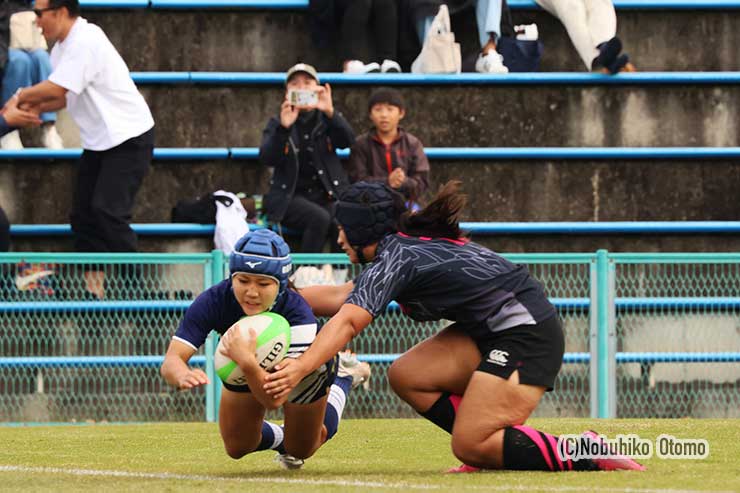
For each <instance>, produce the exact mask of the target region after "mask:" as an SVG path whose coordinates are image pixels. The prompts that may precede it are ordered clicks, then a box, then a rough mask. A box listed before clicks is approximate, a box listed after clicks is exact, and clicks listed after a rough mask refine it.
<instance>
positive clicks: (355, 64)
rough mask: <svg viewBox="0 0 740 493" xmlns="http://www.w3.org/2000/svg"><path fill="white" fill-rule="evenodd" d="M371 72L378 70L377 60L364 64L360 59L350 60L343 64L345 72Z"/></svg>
mask: <svg viewBox="0 0 740 493" xmlns="http://www.w3.org/2000/svg"><path fill="white" fill-rule="evenodd" d="M371 72H380V65H378V63H377V62H371V63H368V64H367V65H365V64H364V63H362V62H361V61H360V60H350V61H349V62H347V64H346V65H345V66H344V73H345V74H369V73H371Z"/></svg>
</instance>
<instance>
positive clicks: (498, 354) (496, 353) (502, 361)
mask: <svg viewBox="0 0 740 493" xmlns="http://www.w3.org/2000/svg"><path fill="white" fill-rule="evenodd" d="M487 361H488V362H489V363H493V364H494V365H499V366H506V363H508V362H509V353H507V352H506V351H501V350H500V349H493V350H491V352H490V353H488V359H487Z"/></svg>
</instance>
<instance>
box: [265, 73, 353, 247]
mask: <svg viewBox="0 0 740 493" xmlns="http://www.w3.org/2000/svg"><path fill="white" fill-rule="evenodd" d="M285 81H286V82H285V96H284V98H283V101H282V103H281V105H280V113H279V115H278V116H276V117H273V118H271V119H270V121H269V122H268V123H267V126H266V127H265V129H264V131H263V133H262V145H261V146H260V152H259V160H260V163H262V164H263V165H265V166H271V167H273V168H274V170H275V172H274V174H273V177H272V180H271V181H270V190H269V191H268V192H267V194H266V195H265V197H264V199H263V207H264V210H265V211H266V213H267V218H268V220H269V221H270V222H273V223H278V224H280V225H282V226H285V227H286V228H289V229H291V230H294V231H298V232H300V234H301V247H300V251H301V252H303V253H319V252H321V251H322V250H323V248H324V245H325V243H326V240H327V239H330V240H331V241H330V245H331V248H332V249H333V250H334V251H338V250H337V246H336V241H335V240H336V238H337V230H336V226H335V225H334V220H333V219H334V204H335V202H336V200H337V197H338V196H339V194H340V193H341V192H342V190H343V189H344V188H345V187H347V186H348V185H349V180H348V178H347V172H346V170H345V167H344V166H345V165H344V164H343V163H342V162H341V161H340V160H339V157H338V156H337V154H336V149H337V148H348V147H350V146H352V144H354V142H355V134H354V132H353V131H352V127H351V126H350V124H349V123H348V122H347V120H345V118H344V117H343V116H342V114H341V113H340V112H338V111H335V109H334V103H333V101H332V96H331V86H330V85H329V84H324V85H320V84H319V76H318V73H317V72H316V69H315V68H314V67H312V66H311V65H308V64H305V63H299V64H297V65H294V66H293V67H291V68H290V69H289V70H288V72H287V73H286V77H285Z"/></svg>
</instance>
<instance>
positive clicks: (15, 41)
mask: <svg viewBox="0 0 740 493" xmlns="http://www.w3.org/2000/svg"><path fill="white" fill-rule="evenodd" d="M9 47H10V48H15V49H17V50H25V51H33V50H39V49H40V50H46V49H47V46H46V40H45V39H44V36H43V35H42V34H41V28H39V26H37V25H36V14H34V13H33V12H32V11H30V10H28V11H23V12H16V13H15V14H13V15H11V16H10V46H9Z"/></svg>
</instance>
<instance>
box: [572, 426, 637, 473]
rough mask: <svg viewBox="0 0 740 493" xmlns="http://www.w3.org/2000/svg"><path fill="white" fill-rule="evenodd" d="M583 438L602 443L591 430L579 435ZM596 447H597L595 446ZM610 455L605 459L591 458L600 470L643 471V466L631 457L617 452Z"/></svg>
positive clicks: (597, 435)
mask: <svg viewBox="0 0 740 493" xmlns="http://www.w3.org/2000/svg"><path fill="white" fill-rule="evenodd" d="M581 436H582V437H583V438H584V439H586V440H590V441H592V442H596V443H599V444H600V443H602V439H601V437H600V436H599V434H598V433H596V432H595V431H593V430H589V431H586V432H584V433H583V434H582V435H581ZM596 448H597V449H598V447H596ZM610 455H611V456H610V457H609V458H606V459H591V460H592V461H593V462H594V464H596V466H597V467H598V468H599V470H601V471H620V470H624V471H644V470H645V466H643V465H641V464H638V463H637V462H636V461H634V460H633V459H630V458H629V457H626V456H624V455H619V454H616V453H615V454H610Z"/></svg>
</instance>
